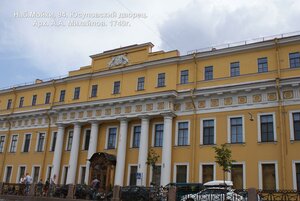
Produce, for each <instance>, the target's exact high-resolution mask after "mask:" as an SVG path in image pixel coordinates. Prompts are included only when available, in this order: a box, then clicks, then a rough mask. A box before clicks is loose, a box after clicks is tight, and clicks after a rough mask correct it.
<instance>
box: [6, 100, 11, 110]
mask: <svg viewBox="0 0 300 201" xmlns="http://www.w3.org/2000/svg"><path fill="white" fill-rule="evenodd" d="M11 104H12V99H11V98H10V99H8V100H7V104H6V109H7V110H10V109H11Z"/></svg>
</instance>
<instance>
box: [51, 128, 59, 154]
mask: <svg viewBox="0 0 300 201" xmlns="http://www.w3.org/2000/svg"><path fill="white" fill-rule="evenodd" d="M56 138H57V132H53V133H52V142H51V148H50V151H55V145H56Z"/></svg>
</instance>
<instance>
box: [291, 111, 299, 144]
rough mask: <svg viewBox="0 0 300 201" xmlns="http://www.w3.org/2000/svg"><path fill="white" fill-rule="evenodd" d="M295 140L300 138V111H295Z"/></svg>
mask: <svg viewBox="0 0 300 201" xmlns="http://www.w3.org/2000/svg"><path fill="white" fill-rule="evenodd" d="M293 127H294V140H300V112H297V113H293Z"/></svg>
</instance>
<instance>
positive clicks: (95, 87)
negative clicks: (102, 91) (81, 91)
mask: <svg viewBox="0 0 300 201" xmlns="http://www.w3.org/2000/svg"><path fill="white" fill-rule="evenodd" d="M97 94H98V84H93V85H92V87H91V98H95V97H97Z"/></svg>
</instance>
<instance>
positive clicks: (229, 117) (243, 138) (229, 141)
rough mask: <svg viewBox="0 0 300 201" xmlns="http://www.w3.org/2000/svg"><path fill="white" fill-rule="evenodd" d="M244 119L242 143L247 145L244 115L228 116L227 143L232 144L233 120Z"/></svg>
mask: <svg viewBox="0 0 300 201" xmlns="http://www.w3.org/2000/svg"><path fill="white" fill-rule="evenodd" d="M239 117H240V118H242V127H243V129H242V132H243V133H242V143H245V118H244V115H235V116H227V143H230V144H231V124H230V119H231V118H239Z"/></svg>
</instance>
